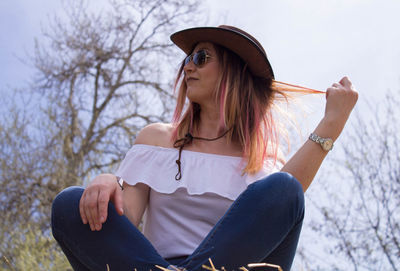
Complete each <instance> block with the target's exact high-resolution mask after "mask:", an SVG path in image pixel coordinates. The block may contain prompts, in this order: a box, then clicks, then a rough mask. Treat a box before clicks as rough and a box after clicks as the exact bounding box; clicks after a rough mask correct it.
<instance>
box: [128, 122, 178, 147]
mask: <svg viewBox="0 0 400 271" xmlns="http://www.w3.org/2000/svg"><path fill="white" fill-rule="evenodd" d="M173 130H174V127H173V125H172V124H171V123H152V124H149V125H147V126H146V127H144V128H143V129H142V130H141V131H140V132H139V134H138V135H137V137H136V140H135V144H145V145H153V146H160V147H164V148H172V147H173V142H172V141H171V137H172V133H173Z"/></svg>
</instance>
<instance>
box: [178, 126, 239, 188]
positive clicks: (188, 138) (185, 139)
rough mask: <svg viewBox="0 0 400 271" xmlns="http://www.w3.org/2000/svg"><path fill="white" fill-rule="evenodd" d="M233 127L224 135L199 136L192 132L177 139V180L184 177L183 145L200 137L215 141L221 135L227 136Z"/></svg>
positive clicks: (200, 138)
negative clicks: (182, 164)
mask: <svg viewBox="0 0 400 271" xmlns="http://www.w3.org/2000/svg"><path fill="white" fill-rule="evenodd" d="M230 130H231V129H228V130H226V131H225V132H224V133H223V134H222V135H220V136H217V137H215V138H206V137H198V136H192V134H191V133H189V132H188V133H187V134H186V135H185V137H183V138H180V139H177V140H176V141H175V142H174V148H179V157H178V160H176V161H175V162H176V164H177V165H178V173H177V174H176V175H175V180H177V181H179V180H180V179H181V178H182V172H181V154H182V150H183V147H184V146H185V145H187V144H190V143H192V141H193V139H198V140H205V141H214V140H217V139H220V138H221V137H223V136H225V135H226V134H227V133H228V132H229V131H230Z"/></svg>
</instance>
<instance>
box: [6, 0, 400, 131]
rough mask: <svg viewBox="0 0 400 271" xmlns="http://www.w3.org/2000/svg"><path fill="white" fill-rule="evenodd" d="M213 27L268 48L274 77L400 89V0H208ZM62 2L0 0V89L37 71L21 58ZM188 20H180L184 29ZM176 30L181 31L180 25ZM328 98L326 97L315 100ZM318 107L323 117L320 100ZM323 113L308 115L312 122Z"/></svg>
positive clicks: (319, 85) (365, 92)
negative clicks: (234, 30)
mask: <svg viewBox="0 0 400 271" xmlns="http://www.w3.org/2000/svg"><path fill="white" fill-rule="evenodd" d="M204 3H205V7H207V6H208V7H209V9H210V13H209V22H210V25H219V24H230V25H234V26H237V27H239V28H242V29H243V30H245V31H247V32H249V33H251V34H252V35H253V36H255V37H256V38H257V39H258V40H259V41H260V42H261V43H262V44H263V46H264V48H265V50H266V52H267V54H268V57H269V59H270V62H271V64H272V66H273V68H274V72H275V75H276V79H277V80H280V81H286V82H289V83H295V84H301V85H304V86H308V87H311V88H316V89H320V90H325V89H326V88H327V87H329V86H330V85H331V84H332V83H333V82H336V81H338V80H340V79H341V77H342V76H344V75H347V76H349V78H350V80H352V82H353V84H354V85H355V86H356V88H357V89H358V91H359V92H360V98H361V100H363V99H364V100H369V101H374V100H377V99H380V98H381V96H382V93H384V92H385V91H387V90H388V89H390V90H392V91H395V92H399V91H400V31H399V26H400V16H398V14H399V12H400V1H398V0H329V1H328V0H264V1H262V0H246V1H240V0H218V1H217V0H206V1H204ZM61 8H62V5H61V0H35V1H28V0H25V1H24V0H1V1H0V33H1V35H0V63H1V66H2V68H1V70H0V91H1V92H4V91H10V88H9V87H7V86H22V85H23V84H24V82H25V81H27V80H29V78H30V76H31V75H32V69H30V68H29V67H27V66H26V65H24V64H23V63H21V61H20V60H18V59H17V56H18V57H20V58H22V59H24V58H25V57H26V55H27V53H32V52H33V47H34V42H33V39H34V37H37V38H39V39H40V30H41V29H40V27H41V23H43V24H45V23H46V22H47V16H48V15H51V14H54V13H58V12H60V11H61ZM184 27H186V26H182V28H184ZM177 30H179V29H177ZM319 102H320V103H323V98H322V97H321V98H320V99H317V104H318V103H319ZM317 107H318V108H315V110H316V111H317V112H318V114H319V117H321V116H322V115H321V114H322V112H323V106H320V107H319V106H317ZM319 117H317V118H315V120H314V119H312V120H310V122H311V124H309V125H310V126H313V125H314V124H315V122H316V121H318V119H319Z"/></svg>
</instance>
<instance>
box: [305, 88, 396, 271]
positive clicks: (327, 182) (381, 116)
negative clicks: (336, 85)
mask: <svg viewBox="0 0 400 271" xmlns="http://www.w3.org/2000/svg"><path fill="white" fill-rule="evenodd" d="M399 106H400V98H399V96H398V94H397V93H389V94H388V95H387V96H386V99H385V101H384V102H383V103H380V104H372V105H371V104H369V109H370V112H368V113H367V112H365V111H363V112H360V111H358V112H357V115H356V116H357V118H356V121H355V122H353V126H352V127H351V129H349V130H347V132H346V133H345V134H344V135H343V136H342V137H343V140H342V144H341V146H342V151H343V155H342V156H341V157H342V158H340V159H338V160H335V161H332V160H331V163H330V167H331V168H332V172H333V171H334V172H336V174H335V176H338V174H339V176H340V177H341V178H340V179H338V180H332V178H331V177H330V176H329V174H322V175H321V177H320V178H319V179H320V180H318V183H319V184H318V186H319V187H318V191H319V200H314V199H312V198H309V199H310V200H311V201H312V202H313V208H315V210H317V212H318V213H319V215H320V217H321V219H319V220H318V219H313V220H312V221H311V223H310V224H309V226H311V227H312V229H313V230H314V231H315V233H319V234H320V235H324V236H325V237H326V238H327V239H326V240H328V242H326V243H324V245H322V247H323V248H324V249H325V252H328V253H329V254H333V255H334V257H329V256H328V257H324V256H322V257H321V258H322V259H324V260H322V261H321V259H317V258H315V257H314V256H311V255H314V253H313V252H312V251H311V250H309V251H307V250H305V251H304V250H303V251H302V254H303V256H304V257H305V258H307V260H308V262H309V263H310V264H309V266H318V265H322V266H324V267H323V270H344V268H346V270H375V271H376V270H385V271H386V270H399V269H400V209H399V208H400V135H399V132H398V129H399V127H400V114H399V113H400V112H399ZM371 112H373V113H372V114H373V118H371V119H369V120H367V119H366V116H370V115H371ZM308 253H309V254H308ZM315 254H317V253H315ZM319 254H321V252H320V253H319ZM329 259H331V260H329ZM324 261H325V263H324Z"/></svg>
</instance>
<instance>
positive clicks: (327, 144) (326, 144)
mask: <svg viewBox="0 0 400 271" xmlns="http://www.w3.org/2000/svg"><path fill="white" fill-rule="evenodd" d="M308 139H310V140H311V141H314V142H315V143H318V144H319V145H320V146H321V148H322V149H323V150H324V151H330V150H332V149H333V140H332V139H331V138H323V137H320V136H319V135H317V134H315V133H311V134H310V136H309V137H308Z"/></svg>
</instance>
